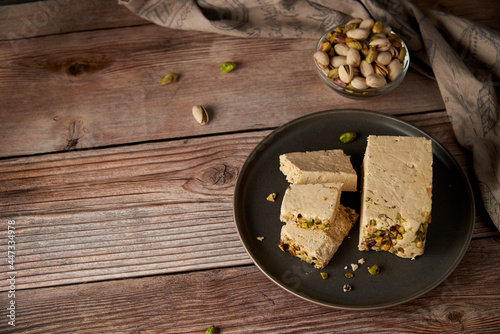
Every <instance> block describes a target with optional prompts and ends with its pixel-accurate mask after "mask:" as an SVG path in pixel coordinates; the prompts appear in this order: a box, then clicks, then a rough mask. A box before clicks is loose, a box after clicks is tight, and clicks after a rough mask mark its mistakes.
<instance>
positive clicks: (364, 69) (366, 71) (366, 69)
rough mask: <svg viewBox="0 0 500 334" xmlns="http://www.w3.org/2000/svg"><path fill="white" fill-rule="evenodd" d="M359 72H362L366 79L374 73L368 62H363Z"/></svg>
mask: <svg viewBox="0 0 500 334" xmlns="http://www.w3.org/2000/svg"><path fill="white" fill-rule="evenodd" d="M359 71H360V72H361V75H362V76H364V77H365V78H366V77H368V76H369V75H370V74H372V73H374V71H373V66H372V65H371V64H369V63H368V62H367V61H366V60H362V61H361V63H360V64H359Z"/></svg>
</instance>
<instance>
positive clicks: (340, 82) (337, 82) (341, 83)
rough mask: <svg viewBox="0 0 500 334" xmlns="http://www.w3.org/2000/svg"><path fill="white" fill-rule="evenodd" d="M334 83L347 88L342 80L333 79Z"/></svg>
mask: <svg viewBox="0 0 500 334" xmlns="http://www.w3.org/2000/svg"><path fill="white" fill-rule="evenodd" d="M333 82H335V83H336V84H337V85H339V86H343V87H346V84H345V83H344V82H343V81H342V80H340V78H336V79H333Z"/></svg>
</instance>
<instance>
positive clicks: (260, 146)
mask: <svg viewBox="0 0 500 334" xmlns="http://www.w3.org/2000/svg"><path fill="white" fill-rule="evenodd" d="M352 112H356V113H361V114H368V115H371V116H374V117H380V118H385V119H390V120H391V121H393V122H396V123H401V124H403V125H404V126H406V127H410V128H412V129H413V130H416V131H417V132H420V133H422V134H423V135H425V136H426V137H427V138H428V139H430V140H431V142H432V144H433V145H437V146H438V147H439V148H440V149H441V150H442V152H444V153H445V154H446V156H447V158H448V159H449V161H450V162H451V163H452V164H453V165H454V166H455V167H458V168H457V169H458V172H459V174H460V177H461V178H462V180H463V181H464V186H465V188H466V189H467V196H468V197H469V199H470V201H469V206H470V216H471V220H470V221H469V222H468V223H469V226H468V231H467V232H468V233H467V234H468V236H467V240H466V242H465V243H464V244H463V245H462V248H461V253H460V254H459V255H458V257H457V258H456V260H455V262H454V263H453V265H451V266H450V268H449V269H448V270H447V271H446V272H444V273H443V275H442V277H441V278H440V279H438V280H437V281H436V282H435V283H434V284H431V285H429V286H428V287H427V288H425V289H422V290H421V291H419V292H418V293H415V294H414V295H413V296H409V297H408V298H406V299H404V300H400V301H398V302H392V303H385V304H380V305H377V306H368V307H365V306H341V305H335V304H333V303H329V302H325V301H320V300H317V299H315V298H313V297H310V296H305V295H303V294H300V293H298V292H297V291H294V290H293V289H291V288H289V287H288V286H286V285H284V284H283V283H282V282H280V281H279V280H277V279H276V278H275V277H274V276H273V275H272V274H271V273H270V272H269V271H268V270H267V268H265V266H264V265H263V264H262V263H261V262H260V261H259V260H258V259H257V258H256V257H255V255H254V254H252V253H251V251H250V249H249V247H248V246H247V244H246V241H245V240H244V239H243V236H242V233H243V232H242V231H241V227H242V226H240V225H241V224H238V221H237V213H238V212H237V211H238V203H237V196H238V193H239V190H240V188H241V186H242V184H241V183H242V179H243V177H244V174H245V171H246V169H247V168H248V166H249V164H250V163H251V162H252V160H253V158H254V156H255V155H256V154H257V153H258V152H259V151H261V150H262V149H263V147H264V146H265V145H266V144H268V143H269V142H272V138H273V137H274V136H275V135H276V134H277V133H279V132H281V131H284V130H286V129H288V128H289V127H291V126H293V125H294V124H297V123H300V122H302V121H304V120H306V119H309V118H312V117H318V116H321V115H327V114H344V113H352ZM475 217H476V205H475V198H474V192H473V189H472V186H471V184H470V180H469V178H468V176H467V174H466V173H465V172H464V170H463V168H462V167H461V166H460V164H459V163H458V161H457V160H456V159H455V157H454V156H453V155H452V154H451V152H450V151H449V150H448V149H447V148H446V147H445V146H444V145H443V144H441V143H440V142H439V141H438V140H437V139H435V138H434V137H433V136H431V135H430V134H429V133H428V132H426V131H424V130H422V129H421V128H419V127H417V126H416V125H413V124H411V123H409V122H407V121H405V120H403V119H401V118H399V117H397V116H394V115H388V114H384V113H381V112H377V111H371V110H366V109H356V108H352V109H350V108H343V109H327V110H323V111H318V112H313V113H309V114H307V115H303V116H300V117H297V118H295V119H293V120H291V121H288V122H286V123H284V124H283V125H281V126H278V127H277V128H276V129H274V130H273V131H272V132H270V133H269V134H267V135H266V136H265V137H264V138H263V139H262V140H261V141H260V142H259V143H258V144H257V145H256V146H255V147H254V148H253V149H252V151H251V152H250V154H249V155H248V156H247V158H246V160H245V162H244V164H243V165H242V167H241V169H240V171H239V174H238V178H237V180H236V185H235V188H234V192H233V222H234V224H235V226H236V230H237V233H238V238H239V239H240V242H241V243H242V245H243V248H244V249H245V251H246V253H247V254H248V255H249V257H250V259H251V260H252V262H253V263H254V264H255V265H256V266H257V268H259V270H260V271H261V272H262V273H263V274H264V275H265V276H267V278H268V279H270V280H271V281H272V282H274V283H275V284H277V285H278V286H279V287H280V288H282V289H284V290H285V291H286V292H288V293H291V294H293V295H295V296H297V297H299V298H301V299H303V300H306V301H308V302H311V303H314V304H317V305H320V306H325V307H329V308H333V309H339V310H353V311H366V310H376V309H383V308H388V307H392V306H397V305H400V304H404V303H407V302H410V301H412V300H415V299H417V298H418V297H420V296H422V295H424V294H426V293H428V292H429V291H431V290H433V289H434V288H436V287H437V286H439V285H440V284H442V283H443V282H444V281H445V280H446V279H447V278H448V276H449V275H450V274H451V273H452V272H453V271H455V269H456V268H457V266H458V265H459V264H460V262H461V261H462V259H463V257H464V256H465V254H466V253H467V250H468V248H469V246H470V243H471V241H472V234H473V231H474V225H475Z"/></svg>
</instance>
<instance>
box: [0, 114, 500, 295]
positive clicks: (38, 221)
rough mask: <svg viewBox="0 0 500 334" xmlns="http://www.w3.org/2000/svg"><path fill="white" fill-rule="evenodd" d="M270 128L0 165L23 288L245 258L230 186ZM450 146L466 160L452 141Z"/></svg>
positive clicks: (428, 119)
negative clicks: (12, 222)
mask: <svg viewBox="0 0 500 334" xmlns="http://www.w3.org/2000/svg"><path fill="white" fill-rule="evenodd" d="M404 118H406V119H411V120H412V122H413V123H414V124H416V125H421V126H422V129H424V130H427V131H428V132H429V133H430V134H431V135H433V134H435V135H437V136H445V135H444V134H441V135H440V133H441V132H442V130H443V129H447V128H448V127H449V126H450V125H449V122H448V118H447V117H446V114H445V113H444V112H441V113H430V114H426V115H421V119H420V121H419V120H418V118H419V117H418V115H410V116H405V117H404ZM446 131H449V129H448V130H446ZM269 132H270V131H269V130H268V131H262V132H250V133H241V134H231V135H221V136H211V137H208V138H202V139H200V138H193V139H186V140H174V141H166V142H158V143H148V144H141V145H132V146H127V147H116V148H107V149H101V150H85V151H75V152H66V153H59V154H49V155H41V156H33V157H25V158H16V159H7V160H3V161H0V221H1V222H2V226H4V228H5V230H6V224H7V221H8V220H15V221H16V242H17V244H18V247H17V251H18V253H17V256H16V261H17V262H16V269H17V271H18V272H19V276H20V279H19V281H18V282H17V285H18V288H20V289H26V288H35V287H41V286H53V285H62V284H70V283H77V282H91V281H98V280H105V279H113V278H123V277H136V276H144V275H152V274H161V273H174V272H183V271H191V270H200V269H209V268H219V267H227V266H234V265H246V264H249V263H250V262H251V261H250V259H249V257H248V256H247V254H246V252H245V250H244V249H243V246H242V245H241V243H240V241H239V238H238V235H237V233H236V229H235V226H234V223H233V216H232V199H233V191H234V185H235V182H236V179H237V175H238V172H239V170H240V168H241V166H242V165H243V162H244V161H245V160H246V158H247V156H248V154H249V153H250V152H251V151H252V149H253V148H254V147H255V145H257V144H258V143H259V142H260V141H261V140H262V139H263V138H264V137H265V136H266V135H267V134H268V133H269ZM442 139H445V137H442ZM444 145H445V146H446V147H447V148H448V149H449V150H450V151H451V152H453V153H454V154H455V156H456V157H457V160H458V161H459V162H460V163H461V164H462V166H467V165H468V163H469V158H470V157H469V156H468V155H467V152H465V151H463V149H461V148H459V147H458V146H457V143H456V142H454V141H452V138H451V137H450V138H449V139H448V140H447V141H445V142H444ZM478 219H479V221H480V222H481V221H483V222H484V224H478V225H477V226H478V228H480V233H481V235H480V236H482V237H486V236H489V235H496V234H497V233H498V231H497V230H495V229H493V228H492V227H491V226H492V224H491V222H489V224H490V225H487V224H488V218H487V216H485V217H482V216H478ZM6 247H7V244H6V243H5V244H0V253H1V252H5V251H6ZM1 270H3V272H1V273H0V274H1V275H3V276H0V282H3V283H2V284H0V289H3V290H5V289H6V284H5V280H2V279H1V278H2V277H5V275H6V270H7V268H6V267H3V268H1Z"/></svg>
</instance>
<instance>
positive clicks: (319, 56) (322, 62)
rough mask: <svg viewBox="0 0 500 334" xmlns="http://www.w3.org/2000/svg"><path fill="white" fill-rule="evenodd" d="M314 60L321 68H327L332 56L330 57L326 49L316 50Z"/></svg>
mask: <svg viewBox="0 0 500 334" xmlns="http://www.w3.org/2000/svg"><path fill="white" fill-rule="evenodd" d="M314 61H315V62H316V64H317V65H318V67H319V68H321V69H325V68H327V66H328V64H329V63H330V57H328V54H327V53H326V52H325V51H316V52H315V53H314Z"/></svg>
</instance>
